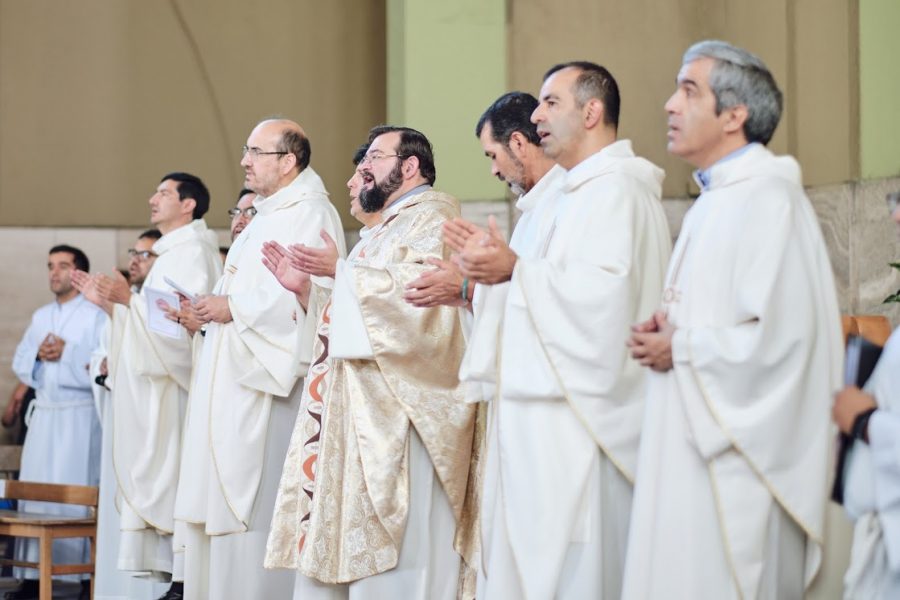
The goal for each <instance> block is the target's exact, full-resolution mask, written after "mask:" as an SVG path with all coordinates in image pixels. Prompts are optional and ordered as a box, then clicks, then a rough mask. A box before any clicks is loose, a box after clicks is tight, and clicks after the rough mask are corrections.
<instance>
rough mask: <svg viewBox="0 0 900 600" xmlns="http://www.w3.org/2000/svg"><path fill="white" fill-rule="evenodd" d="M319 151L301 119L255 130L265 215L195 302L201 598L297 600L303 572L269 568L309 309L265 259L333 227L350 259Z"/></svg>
mask: <svg viewBox="0 0 900 600" xmlns="http://www.w3.org/2000/svg"><path fill="white" fill-rule="evenodd" d="M310 152H311V150H310V144H309V140H308V139H307V137H306V134H305V133H304V131H303V130H302V129H301V128H300V126H299V125H298V124H297V123H294V122H293V121H288V120H283V119H270V120H265V121H262V122H261V123H259V124H258V125H257V126H256V127H255V128H254V129H253V131H252V132H251V133H250V136H249V137H248V138H247V143H246V145H245V146H244V148H243V159H242V160H241V165H242V166H243V167H244V171H245V180H244V184H245V187H247V188H248V189H250V190H253V191H254V192H256V193H257V194H258V195H259V196H258V197H257V199H256V200H254V201H253V207H254V208H255V209H256V211H257V212H256V216H254V217H253V220H252V221H250V223H249V224H248V225H247V227H246V228H245V229H244V230H243V231H242V232H241V233H240V235H238V236H237V238H235V240H234V244H233V245H232V246H231V248H230V249H229V251H228V256H227V258H226V261H225V274H224V275H223V277H222V279H221V280H220V281H219V283H218V284H217V285H216V287H215V289H214V290H213V293H212V294H211V295H208V296H202V297H201V298H199V299H198V300H197V302H196V303H194V307H193V308H194V310H195V311H196V314H197V315H198V316H199V318H200V319H201V320H202V321H204V322H206V329H205V337H204V338H203V346H202V349H201V351H200V354H199V359H198V361H199V362H198V364H197V365H196V369H195V370H196V373H195V377H194V381H193V385H192V388H191V401H190V409H189V412H188V419H187V425H186V432H185V438H184V440H185V441H184V443H185V453H184V458H183V460H182V466H181V480H180V482H179V488H178V500H177V503H176V519H177V520H178V528H179V529H178V531H177V532H176V551H177V552H184V561H185V573H186V576H185V597H186V598H188V599H191V600H193V599H200V598H216V599H217V600H228V599H230V598H235V599H237V598H241V599H243V598H285V597H287V596H289V595H290V593H291V590H292V588H293V573H289V572H286V571H271V570H265V569H264V568H263V558H264V555H265V548H266V537H267V535H268V532H269V522H270V520H271V517H272V509H273V506H274V502H275V495H276V492H277V488H278V480H279V477H280V475H281V466H282V462H283V461H284V456H285V452H286V451H287V446H288V442H289V440H290V435H291V429H292V427H293V424H294V421H295V418H296V413H297V405H298V402H299V397H300V394H299V393H296V394H292V390H293V389H294V387H295V384H296V383H297V381H298V379H299V378H300V376H301V375H303V374H305V372H306V368H307V367H308V365H306V364H301V361H300V360H299V356H300V354H301V352H300V350H301V349H300V348H299V342H300V339H301V336H300V335H299V332H301V331H302V330H303V328H304V324H305V320H306V314H307V312H306V311H305V310H304V309H303V307H302V306H300V305H299V304H298V303H297V300H296V298H295V296H294V294H292V293H290V292H289V291H287V290H286V289H284V288H283V287H281V285H280V284H279V283H278V281H276V280H275V278H274V277H272V275H271V273H269V271H268V269H266V267H265V266H264V265H263V263H262V260H261V254H260V252H261V249H262V245H263V243H264V242H267V241H270V240H274V241H277V242H278V243H280V244H282V245H283V246H287V245H289V244H292V243H304V244H307V245H311V246H314V245H320V244H321V241H322V238H321V237H320V234H321V232H322V231H323V230H324V231H326V232H327V233H328V235H329V236H331V238H332V239H333V240H335V242H336V246H337V248H338V250H339V252H340V254H341V255H343V254H344V253H345V251H344V236H343V230H342V228H341V222H340V218H339V217H338V214H337V211H336V210H335V208H334V206H332V205H331V202H330V201H329V199H328V193H327V192H326V191H325V186H324V184H323V183H322V180H321V179H320V178H319V176H318V174H316V172H315V171H314V170H313V169H312V167H310V166H309V159H310ZM321 284H322V285H329V284H328V282H327V281H322V282H321ZM316 310H317V307H315V306H310V307H309V312H310V314H315V311H316ZM313 318H314V317H313Z"/></svg>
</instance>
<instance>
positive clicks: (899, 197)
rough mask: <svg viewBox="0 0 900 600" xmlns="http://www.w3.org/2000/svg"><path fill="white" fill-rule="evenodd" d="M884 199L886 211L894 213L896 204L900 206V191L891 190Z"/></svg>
mask: <svg viewBox="0 0 900 600" xmlns="http://www.w3.org/2000/svg"><path fill="white" fill-rule="evenodd" d="M885 199H886V200H887V205H888V212H890V213H891V214H894V213H895V212H896V211H897V206H900V192H891V193H890V194H888V195H887V198H885Z"/></svg>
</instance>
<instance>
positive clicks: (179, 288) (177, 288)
mask: <svg viewBox="0 0 900 600" xmlns="http://www.w3.org/2000/svg"><path fill="white" fill-rule="evenodd" d="M163 281H165V282H166V283H168V284H169V285H171V286H172V287H173V288H175V291H176V292H179V293H180V294H182V295H183V296H184V297H185V298H187V299H188V300H190V301H191V304H193V303H194V302H196V301H197V296H195V295H193V294H192V293H190V292H189V291H187V288H185V287H184V286H183V285H179V284H178V283H176V282H174V281H172V280H171V279H169V278H168V277H163Z"/></svg>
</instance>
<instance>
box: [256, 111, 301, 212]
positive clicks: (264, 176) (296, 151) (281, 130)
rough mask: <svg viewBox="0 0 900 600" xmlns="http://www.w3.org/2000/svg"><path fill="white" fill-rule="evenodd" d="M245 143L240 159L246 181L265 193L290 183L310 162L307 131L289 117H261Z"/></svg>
mask: <svg viewBox="0 0 900 600" xmlns="http://www.w3.org/2000/svg"><path fill="white" fill-rule="evenodd" d="M246 146H247V150H245V152H244V157H243V158H242V159H241V166H242V167H244V173H245V177H244V185H245V187H247V188H249V189H251V190H253V191H254V192H256V193H258V194H260V195H262V196H263V197H267V196H271V195H272V194H274V193H275V192H277V191H278V190H280V189H281V188H283V187H284V186H286V185H288V184H289V183H290V182H291V181H293V180H294V179H295V178H296V177H297V175H299V174H300V172H301V171H302V170H303V169H305V168H306V167H308V166H309V158H310V155H311V148H310V145H309V139H308V138H307V137H306V132H304V131H303V128H302V127H300V125H299V124H297V123H295V122H294V121H291V120H288V119H266V120H264V121H261V122H260V123H259V124H257V125H256V127H254V128H253V131H251V132H250V136H249V137H248V138H247V144H246Z"/></svg>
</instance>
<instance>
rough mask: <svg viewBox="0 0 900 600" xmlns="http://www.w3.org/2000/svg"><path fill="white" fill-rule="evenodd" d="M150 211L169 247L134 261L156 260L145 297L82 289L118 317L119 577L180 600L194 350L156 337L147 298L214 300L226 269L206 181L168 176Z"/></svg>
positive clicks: (114, 339) (111, 362) (111, 283)
mask: <svg viewBox="0 0 900 600" xmlns="http://www.w3.org/2000/svg"><path fill="white" fill-rule="evenodd" d="M148 203H149V205H150V222H151V223H152V224H153V225H155V226H156V227H157V228H158V229H159V231H160V232H161V233H162V237H161V238H160V239H159V240H157V241H156V242H155V243H153V245H152V246H151V247H150V249H147V250H138V249H137V248H135V253H134V258H135V260H136V261H140V262H143V261H145V256H146V258H147V259H149V258H151V257H152V255H156V257H155V259H154V262H153V265H152V267H150V269H149V272H148V273H147V277H146V280H145V281H144V285H143V286H142V287H141V290H140V292H138V293H134V292H133V291H132V290H131V289H130V288H129V287H128V283H127V282H126V280H125V278H124V277H122V276H121V275H119V274H117V273H114V274H113V277H107V276H105V275H97V276H94V277H93V278H88V277H86V276H84V275H80V276H79V277H78V278H77V279H78V283H79V285H80V286H81V289H82V290H84V294H85V296H86V297H87V298H88V299H89V300H91V301H93V302H95V303H97V304H99V305H101V306H103V307H104V308H105V309H106V310H107V311H108V312H110V313H111V315H112V325H111V335H110V345H109V346H108V347H109V348H119V349H120V351H119V352H110V354H109V358H108V370H109V375H108V378H107V384H108V386H109V387H110V389H111V390H112V394H113V405H114V406H115V407H116V408H115V411H113V420H114V425H113V465H114V469H115V473H116V478H117V481H118V485H119V494H120V495H121V497H122V499H123V501H122V502H120V503H119V505H120V514H121V522H120V527H121V536H120V539H119V559H118V567H119V569H121V570H125V571H132V572H134V573H135V574H136V576H140V577H149V578H152V579H155V580H157V581H159V580H164V581H168V580H169V579H170V578H171V579H172V580H173V584H172V587H171V588H170V590H169V592H168V593H167V596H166V597H167V598H180V597H181V596H180V594H181V585H180V581H181V579H182V575H181V571H182V566H181V563H180V562H179V561H178V559H179V558H181V557H180V556H173V552H172V537H171V536H172V533H173V531H174V511H175V490H176V489H177V487H178V477H179V465H180V457H181V441H182V422H183V420H184V411H185V405H186V403H187V392H188V389H189V388H190V381H191V369H192V362H193V361H192V346H191V339H190V337H189V336H187V335H183V334H182V335H181V336H179V337H177V338H173V337H168V336H165V335H162V334H160V333H157V332H156V331H153V330H152V329H150V327H149V326H148V305H147V297H146V290H147V289H158V290H166V291H174V290H173V289H172V287H171V286H170V285H169V284H168V283H167V282H166V278H168V279H170V280H172V281H174V282H176V283H178V284H179V285H180V286H182V287H184V288H187V289H188V290H189V291H190V292H191V293H193V294H198V295H199V294H203V293H207V292H209V290H211V289H212V287H213V284H214V283H215V281H216V280H217V279H218V278H219V276H220V274H221V264H222V263H221V261H220V260H219V249H218V240H217V237H216V234H215V233H214V232H213V231H212V230H210V229H209V228H208V227H207V226H206V222H205V221H204V220H203V216H204V215H205V214H206V212H207V210H208V209H209V191H208V190H207V188H206V185H205V184H204V183H203V181H201V180H200V179H199V178H198V177H196V176H194V175H191V174H189V173H169V174H168V175H165V176H164V177H163V178H162V179H161V181H160V183H159V185H158V186H157V188H156V192H155V193H154V194H153V195H152V196H151V197H150V200H149V201H148ZM145 253H146V254H145ZM99 566H100V567H102V566H103V565H99Z"/></svg>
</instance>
